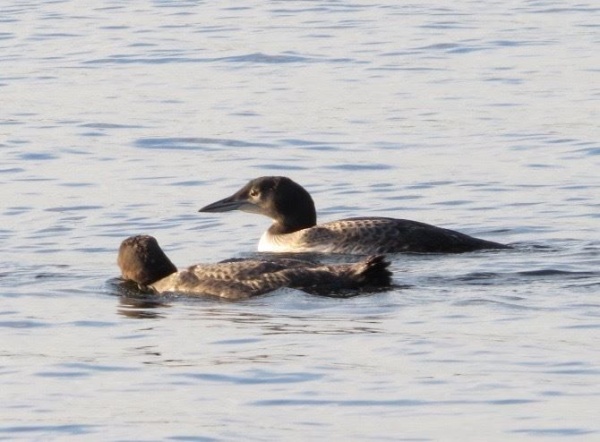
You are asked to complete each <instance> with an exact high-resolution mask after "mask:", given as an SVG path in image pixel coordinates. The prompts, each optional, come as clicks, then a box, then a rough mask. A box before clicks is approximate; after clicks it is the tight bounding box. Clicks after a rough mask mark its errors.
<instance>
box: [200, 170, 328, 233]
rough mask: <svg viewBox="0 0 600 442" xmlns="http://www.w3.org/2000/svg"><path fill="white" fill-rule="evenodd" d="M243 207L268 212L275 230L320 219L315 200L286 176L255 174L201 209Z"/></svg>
mask: <svg viewBox="0 0 600 442" xmlns="http://www.w3.org/2000/svg"><path fill="white" fill-rule="evenodd" d="M231 210H242V211H244V212H250V213H259V214H261V215H265V216H268V217H269V218H271V219H272V220H273V221H274V222H275V224H274V225H273V227H272V228H271V230H273V229H274V230H275V232H273V233H290V232H295V231H296V230H300V229H306V228H308V227H313V226H314V225H315V224H316V223H317V213H316V210H315V203H314V202H313V200H312V198H311V196H310V194H309V193H308V192H307V191H306V189H304V188H303V187H302V186H301V185H299V184H298V183H295V182H294V181H292V180H291V179H289V178H287V177H284V176H264V177H260V178H256V179H254V180H252V181H250V182H249V183H248V184H246V185H245V186H244V187H242V188H241V189H240V190H238V191H237V192H236V193H234V194H233V195H231V196H230V197H227V198H224V199H222V200H219V201H216V202H214V203H212V204H209V205H208V206H206V207H203V208H202V209H200V210H199V212H229V211H231Z"/></svg>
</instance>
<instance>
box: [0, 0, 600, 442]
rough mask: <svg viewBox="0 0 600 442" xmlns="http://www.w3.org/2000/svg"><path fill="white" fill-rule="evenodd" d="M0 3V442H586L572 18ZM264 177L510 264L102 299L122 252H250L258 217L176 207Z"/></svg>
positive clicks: (442, 264) (490, 11) (590, 82)
mask: <svg viewBox="0 0 600 442" xmlns="http://www.w3.org/2000/svg"><path fill="white" fill-rule="evenodd" d="M1 9H2V13H1V14H0V66H2V68H1V70H0V96H1V97H2V101H1V102H2V105H1V111H0V118H1V120H0V123H1V126H0V147H1V152H2V154H1V159H2V161H1V164H0V180H1V183H2V185H1V190H0V195H1V198H2V203H3V204H2V208H1V219H2V224H1V227H0V239H1V244H2V255H1V257H0V263H1V265H2V266H1V268H0V297H1V305H2V307H1V308H0V328H1V329H2V340H1V343H0V361H1V362H0V378H1V381H2V388H1V390H0V391H1V392H0V404H1V405H0V408H1V414H2V423H1V424H0V439H2V440H65V439H67V440H68V439H71V440H81V439H85V440H114V441H125V440H141V441H155V440H180V441H181V440H194V441H212V440H240V439H244V440H255V441H266V440H311V439H316V438H324V437H326V438H328V439H332V440H349V439H353V440H507V439H510V440H529V439H531V440H540V439H541V440H544V439H551V440H557V439H560V440H570V439H573V440H592V439H598V438H600V425H599V424H598V416H597V415H598V413H597V410H598V407H599V406H600V387H599V385H600V354H599V353H598V348H599V343H600V338H599V333H598V332H599V328H600V302H599V301H598V294H599V293H600V272H599V263H600V253H599V252H600V241H599V240H598V228H599V217H598V213H599V207H600V204H599V202H598V188H599V186H600V177H599V174H598V170H599V166H600V144H599V143H598V140H599V139H600V129H599V126H598V121H600V118H599V117H600V115H599V114H600V112H599V110H600V106H599V98H600V81H599V79H598V75H599V69H598V63H597V60H598V57H597V47H598V43H599V38H598V35H600V34H599V33H598V31H599V28H598V17H599V9H598V7H597V6H596V5H595V4H593V2H579V3H576V4H569V5H565V4H564V2H552V1H547V2H546V1H529V2H509V3H507V2H483V3H481V2H467V1H465V2H459V4H452V5H451V4H449V3H447V2H441V1H434V2H429V3H428V4H420V3H413V4H399V3H398V2H387V3H379V4H373V3H372V2H361V1H353V2H336V1H323V2H307V1H279V2H276V1H273V2H253V1H248V2H244V3H243V5H242V4H238V3H234V2H212V3H209V2H207V3H204V2H193V1H173V2H166V1H154V2H142V1H131V2H117V1H106V2H101V3H99V4H96V5H92V6H90V5H85V6H83V5H82V4H81V2H74V1H27V2H26V1H8V2H4V3H3V6H2V8H1ZM271 174H282V175H289V176H291V177H292V178H293V179H295V180H296V181H298V182H300V183H302V184H303V185H304V186H306V187H307V188H308V189H309V190H310V191H311V192H312V194H313V196H314V199H315V200H316V203H317V206H318V210H319V214H320V219H321V220H331V219H336V218H340V217H350V216H359V215H365V214H373V215H387V216H396V217H404V218H409V219H416V220H419V221H424V222H429V223H433V224H437V225H441V226H445V227H449V228H456V229H459V230H461V231H463V232H465V233H469V234H473V235H476V236H481V237H484V238H487V239H490V240H494V241H501V242H507V243H513V244H515V245H516V246H517V247H516V249H515V250H512V251H508V252H507V251H500V252H481V253H472V254H465V255H460V256H418V255H399V256H394V257H392V259H393V267H394V270H395V272H396V273H395V281H396V283H397V284H398V286H399V287H397V288H395V289H392V290H389V291H385V292H383V293H376V294H372V295H364V296H359V297H355V298H351V299H328V298H322V297H314V296H309V295H307V294H304V293H302V292H299V291H295V290H282V291H280V292H277V293H273V294H272V295H268V296H264V297H261V298H257V299H252V300H249V301H244V302H237V303H231V302H222V301H217V300H210V299H208V300H205V299H203V300H186V299H177V298H168V299H164V300H155V301H152V300H148V301H143V300H140V299H135V298H128V297H120V296H118V295H119V292H117V291H116V290H115V288H114V286H113V285H112V283H111V278H113V277H115V276H117V274H118V272H117V268H116V264H115V260H116V250H117V247H118V245H119V243H120V241H121V240H122V239H124V238H125V237H127V236H129V235H132V234H137V233H149V234H152V235H154V236H156V237H157V238H158V239H159V241H160V243H161V244H162V246H163V247H164V248H165V249H166V251H167V252H168V254H169V255H170V256H171V258H172V259H173V260H174V262H176V263H179V264H180V265H186V264H192V263H196V262H214V261H217V260H220V259H225V258H229V257H232V256H248V255H250V254H252V252H253V250H254V249H255V247H256V244H257V242H258V238H259V236H260V234H261V233H262V231H263V230H264V229H265V228H266V227H267V225H268V220H267V219H265V218H260V217H258V216H254V215H248V214H242V213H229V214H223V215H208V214H199V213H197V209H198V208H200V207H202V206H203V205H205V204H207V203H209V202H212V201H214V200H216V199H218V198H221V197H224V196H227V195H229V194H230V193H232V192H233V191H234V190H236V189H237V188H238V187H240V186H241V185H242V184H244V183H245V182H246V181H247V180H248V179H250V178H253V177H256V176H260V175H271Z"/></svg>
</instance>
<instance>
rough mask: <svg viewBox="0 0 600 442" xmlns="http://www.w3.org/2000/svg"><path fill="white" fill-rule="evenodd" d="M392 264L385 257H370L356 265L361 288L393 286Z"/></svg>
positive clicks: (356, 275)
mask: <svg viewBox="0 0 600 442" xmlns="http://www.w3.org/2000/svg"><path fill="white" fill-rule="evenodd" d="M389 266H390V262H389V261H386V259H385V256H383V255H374V256H369V257H368V258H367V259H365V260H364V261H360V262H358V263H356V264H354V269H355V277H356V283H357V285H358V286H360V287H369V286H370V287H388V286H390V285H392V272H391V271H390V269H389Z"/></svg>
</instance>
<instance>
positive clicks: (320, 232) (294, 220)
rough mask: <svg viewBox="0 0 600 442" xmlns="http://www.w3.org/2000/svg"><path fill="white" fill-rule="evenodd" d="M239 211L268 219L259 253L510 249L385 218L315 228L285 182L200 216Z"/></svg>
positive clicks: (307, 207)
mask: <svg viewBox="0 0 600 442" xmlns="http://www.w3.org/2000/svg"><path fill="white" fill-rule="evenodd" d="M231 210H241V211H244V212H250V213H259V214H261V215H265V216H268V217H269V218H271V219H272V220H273V224H272V225H271V227H269V229H268V230H267V231H266V232H265V233H264V234H263V235H262V237H261V239H260V242H259V244H258V251H259V252H312V253H343V254H374V253H376V254H380V253H399V252H415V253H462V252H470V251H474V250H482V249H505V248H508V246H506V245H504V244H499V243H496V242H492V241H486V240H483V239H479V238H474V237H472V236H469V235H465V234H464V233H460V232H456V231H453V230H449V229H444V228H441V227H436V226H432V225H430V224H425V223H421V222H417V221H410V220H406V219H396V218H385V217H360V218H347V219H341V220H338V221H331V222H327V223H323V224H318V225H317V213H316V210H315V204H314V202H313V199H312V198H311V196H310V194H309V193H308V192H307V191H306V189H304V188H303V187H302V186H300V185H299V184H298V183H296V182H294V181H292V180H291V179H289V178H287V177H282V176H266V177H260V178H256V179H253V180H251V181H250V182H249V183H248V184H246V185H245V186H244V187H242V188H241V189H240V190H238V191H237V192H236V193H234V194H233V195H231V196H230V197H227V198H224V199H222V200H219V201H216V202H214V203H212V204H209V205H208V206H205V207H203V208H202V209H200V210H199V211H200V212H229V211H231Z"/></svg>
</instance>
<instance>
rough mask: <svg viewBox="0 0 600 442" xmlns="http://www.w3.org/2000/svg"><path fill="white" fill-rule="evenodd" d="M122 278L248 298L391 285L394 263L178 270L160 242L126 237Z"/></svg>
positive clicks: (292, 262)
mask: <svg viewBox="0 0 600 442" xmlns="http://www.w3.org/2000/svg"><path fill="white" fill-rule="evenodd" d="M117 262H118V264H119V267H120V269H121V276H122V278H123V279H126V280H131V281H134V282H136V283H138V284H139V285H140V286H142V287H143V288H148V289H150V290H151V291H153V292H156V293H166V292H176V293H183V294H188V295H193V296H202V295H207V296H218V297H221V298H228V299H243V298H248V297H251V296H257V295H261V294H264V293H267V292H270V291H273V290H276V289H279V288H282V287H290V288H296V289H301V290H304V291H306V292H308V293H318V294H327V293H331V292H335V291H340V290H355V289H361V288H374V287H385V286H389V285H390V284H391V273H390V271H389V270H388V266H389V263H388V262H387V261H385V260H384V259H383V257H382V256H372V257H370V258H368V259H366V260H363V261H360V262H358V263H354V264H331V265H324V264H319V263H314V262H309V261H303V260H298V259H271V260H266V259H265V260H259V259H249V260H235V261H229V262H222V263H218V264H197V265H193V266H191V267H188V268H187V269H185V270H181V271H177V268H176V267H175V266H174V265H173V263H171V261H170V260H169V258H168V257H167V256H166V255H165V253H164V252H163V251H162V249H161V248H160V246H159V245H158V242H157V241H156V239H155V238H153V237H151V236H148V235H138V236H133V237H130V238H127V239H126V240H124V241H123V242H122V243H121V247H120V248H119V258H118V260H117Z"/></svg>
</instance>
